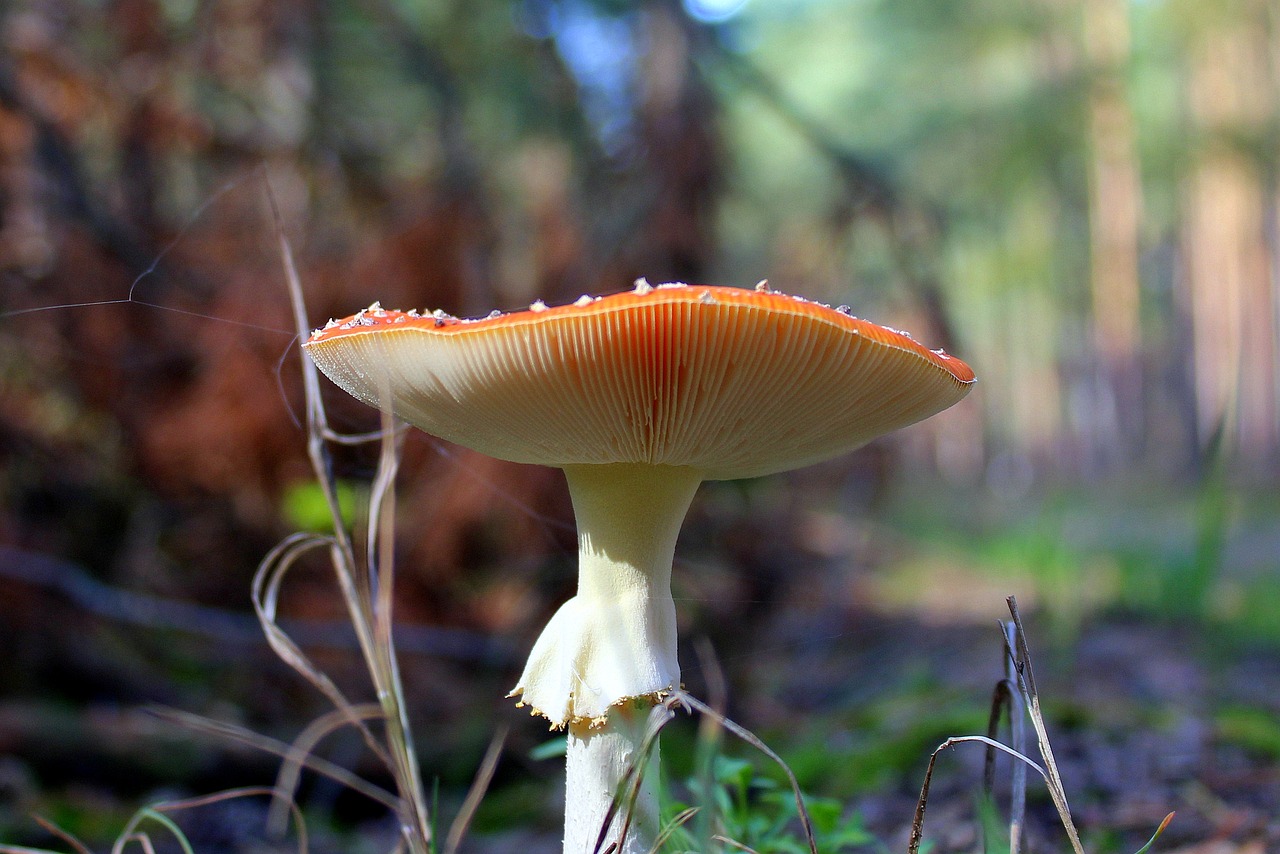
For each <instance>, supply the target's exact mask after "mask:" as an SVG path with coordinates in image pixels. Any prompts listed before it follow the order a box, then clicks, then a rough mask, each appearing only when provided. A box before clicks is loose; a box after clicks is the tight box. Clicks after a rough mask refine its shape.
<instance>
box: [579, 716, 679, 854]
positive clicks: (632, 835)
mask: <svg viewBox="0 0 1280 854" xmlns="http://www.w3.org/2000/svg"><path fill="white" fill-rule="evenodd" d="M652 705H653V704H652V703H651V702H650V701H648V700H633V701H631V702H629V703H623V704H622V705H621V706H618V707H616V708H615V709H613V711H612V712H611V713H610V714H609V720H608V722H607V723H606V724H605V725H604V726H603V727H600V728H595V727H592V726H591V725H590V724H585V723H573V724H570V725H569V738H568V744H567V746H566V752H565V781H566V789H565V792H566V797H565V811H564V850H565V854H582V852H592V851H595V850H596V849H595V845H596V841H597V840H598V839H599V838H600V829H601V828H602V827H604V823H605V819H606V818H607V817H608V815H609V808H610V806H611V805H612V802H613V794H612V793H613V792H614V791H615V790H617V789H618V784H619V782H620V781H621V780H622V778H623V777H624V776H625V775H626V774H627V772H628V771H629V770H630V768H631V766H632V764H633V763H635V762H637V761H638V759H639V756H640V748H641V747H642V745H643V744H644V734H645V729H646V724H647V723H648V720H649V714H648V712H649V709H650V708H652ZM657 791H658V746H657V745H656V744H655V745H654V746H653V750H652V752H651V753H650V754H649V759H648V762H647V767H646V768H645V769H644V776H643V777H642V778H641V783H640V791H639V793H638V796H637V797H636V800H635V804H634V806H633V807H632V809H631V812H630V826H629V827H628V830H627V838H626V839H625V840H624V841H623V843H622V845H621V847H620V848H618V849H617V851H618V854H647V852H648V851H649V850H650V849H651V847H652V845H653V840H654V838H655V837H656V836H657V833H658V824H659V819H658V795H657ZM627 794H628V793H626V792H624V793H623V794H622V796H621V800H620V807H619V809H618V810H617V811H616V812H615V813H614V819H613V822H612V823H611V824H610V826H609V831H608V833H606V834H605V837H604V844H603V845H602V846H600V850H601V851H605V850H607V849H608V848H609V844H610V843H613V842H617V841H618V836H619V835H620V834H621V832H622V825H623V823H624V821H626V819H627V807H626V803H627V800H626V798H627Z"/></svg>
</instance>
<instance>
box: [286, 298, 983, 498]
mask: <svg viewBox="0 0 1280 854" xmlns="http://www.w3.org/2000/svg"><path fill="white" fill-rule="evenodd" d="M305 346H306V349H307V352H308V353H309V354H310V355H311V358H312V359H313V360H314V361H315V363H316V365H318V366H319V368H320V369H321V370H322V371H323V372H324V373H325V374H326V375H327V376H329V378H330V379H332V380H333V381H334V382H335V383H337V384H338V385H339V386H341V387H342V388H343V389H345V390H346V391H348V392H350V393H351V394H352V395H354V396H355V397H357V398H359V399H360V400H363V401H365V402H366V403H368V404H370V405H372V406H375V407H376V406H379V405H380V404H381V402H383V401H387V402H389V403H390V405H391V408H392V410H393V411H394V412H395V414H396V415H397V416H399V417H400V418H402V419H404V420H406V421H408V422H409V423H411V424H414V425H415V426H418V427H420V428H422V429H423V430H425V431H427V432H428V433H431V434H433V435H435V436H439V437H441V438H444V439H447V440H449V441H452V442H456V443H458V444H461V445H465V446H467V447H470V448H473V449H475V450H477V451H480V452H482V453H485V454H489V455H491V456H494V457H499V458H501V459H506V460H512V461H515V462H523V463H538V464H542V465H552V466H565V465H572V464H606V463H618V462H629V463H649V464H654V465H669V466H688V467H692V468H695V469H698V470H699V471H701V472H702V473H703V476H704V477H705V478H706V479H710V480H725V479H732V478H741V477H754V476H757V475H764V474H769V473H772V472H778V471H785V470H788V469H793V468H798V467H800V466H804V465H808V464H810V463H815V462H819V461H821V460H824V459H828V458H830V457H834V456H836V455H839V454H841V453H844V452H846V451H850V450H852V449H854V448H857V447H859V446H861V445H863V444H865V443H867V442H868V441H870V440H871V439H873V438H875V437H876V436H878V435H880V434H882V433H887V432H889V431H892V430H896V429H898V428H899V427H904V426H906V425H908V424H912V423H914V422H916V421H920V420H922V419H924V418H927V417H929V416H930V415H933V414H934V413H936V412H939V411H941V410H943V409H946V408H947V407H949V406H951V405H952V404H954V403H956V402H957V401H959V400H960V399H961V398H963V397H964V396H965V395H966V394H967V393H968V391H969V388H970V387H971V385H972V384H973V382H974V374H973V371H972V370H971V369H970V368H969V366H968V365H966V364H965V363H964V362H962V361H960V360H959V359H956V358H954V357H952V356H948V355H947V354H945V353H942V352H941V351H937V350H930V349H928V348H926V347H925V346H923V345H922V344H920V343H918V342H917V341H915V339H913V338H911V337H910V336H909V335H906V334H905V333H902V332H898V331H895V330H892V329H888V328H885V327H883V326H878V325H876V324H874V323H870V322H868V321H865V320H860V319H858V318H856V317H853V316H851V314H850V313H849V312H848V310H847V309H846V308H844V307H841V308H831V307H829V306H826V305H822V304H819V303H815V302H809V301H807V300H804V299H801V298H798V297H792V296H787V295H785V294H781V293H777V292H774V291H770V290H768V289H766V288H764V287H758V288H757V289H756V290H744V289H740V288H727V287H711V286H702V285H683V284H679V285H659V286H658V287H656V288H654V287H650V286H649V285H647V284H645V283H644V282H640V283H639V284H638V285H637V287H636V289H635V290H633V291H629V292H625V293H619V294H613V295H611V296H606V297H599V298H591V297H583V298H582V299H580V300H578V301H577V302H575V303H573V304H571V305H563V306H558V307H555V308H548V307H546V306H544V305H543V304H542V303H535V304H534V305H533V306H532V307H531V308H530V309H529V310H528V311H519V312H514V313H510V314H501V313H497V312H495V313H494V314H492V315H490V316H488V317H485V318H480V319H476V320H459V319H457V318H454V317H450V316H448V315H444V314H443V313H441V312H436V313H435V314H426V315H423V314H418V313H416V312H407V313H406V312H399V311H387V310H384V309H382V308H381V307H379V306H377V305H374V306H371V307H370V308H368V309H366V310H365V311H362V312H360V313H358V314H356V315H354V316H352V317H350V318H347V319H346V320H343V321H331V322H330V323H329V324H328V325H327V326H326V327H325V328H323V329H320V330H317V331H316V332H315V333H314V334H313V335H312V336H311V339H310V340H309V341H308V342H307V343H306V345H305Z"/></svg>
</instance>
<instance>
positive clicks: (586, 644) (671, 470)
mask: <svg viewBox="0 0 1280 854" xmlns="http://www.w3.org/2000/svg"><path fill="white" fill-rule="evenodd" d="M565 474H566V476H567V477H568V480H569V493H570V495H571V496H572V497H573V511H574V515H575V517H576V518H577V523H578V593H577V595H576V596H574V597H573V598H572V599H570V600H569V601H567V602H565V603H564V604H563V605H562V606H560V610H558V611H556V613H555V616H553V617H552V618H551V621H550V622H549V623H547V627H546V628H545V629H543V631H542V635H541V636H540V637H539V638H538V641H537V643H535V644H534V645H533V651H532V652H531V653H530V655H529V662H528V664H526V665H525V669H524V673H523V674H522V675H521V677H520V682H519V683H518V684H517V685H516V687H515V689H514V690H512V692H511V693H512V695H513V696H514V695H516V694H520V695H522V696H521V698H520V699H521V702H523V703H526V704H528V705H530V706H532V707H533V708H534V709H535V710H536V711H538V712H539V713H541V714H543V715H545V716H546V717H547V718H548V719H549V720H550V721H551V723H552V725H553V726H556V727H562V726H564V725H565V724H567V723H569V722H570V721H589V722H595V723H597V724H600V723H603V721H604V718H605V716H606V715H608V714H609V711H610V709H611V707H613V706H615V705H617V704H618V703H620V702H621V701H623V700H627V699H631V698H633V697H654V696H656V695H658V694H661V693H662V692H664V691H667V690H668V689H670V688H673V687H675V686H677V685H679V683H680V664H679V662H678V661H677V659H676V607H675V602H673V601H672V599H671V560H672V557H673V555H674V554H675V547H676V536H677V535H678V534H679V532H680V523H681V522H683V521H684V515H685V512H686V511H687V510H688V509H689V502H690V501H692V500H693V494H694V492H696V491H697V489H698V484H699V483H700V482H701V481H702V476H701V474H700V473H699V472H697V471H696V470H694V469H689V468H684V467H678V466H650V465H642V464H637V463H615V464H612V465H573V466H566V467H565Z"/></svg>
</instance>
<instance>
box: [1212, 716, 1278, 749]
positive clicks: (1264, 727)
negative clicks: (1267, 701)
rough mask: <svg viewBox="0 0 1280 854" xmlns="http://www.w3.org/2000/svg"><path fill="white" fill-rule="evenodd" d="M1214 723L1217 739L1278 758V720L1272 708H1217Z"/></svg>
mask: <svg viewBox="0 0 1280 854" xmlns="http://www.w3.org/2000/svg"><path fill="white" fill-rule="evenodd" d="M1214 723H1215V725H1216V729H1217V735H1218V738H1220V739H1221V740H1223V741H1225V742H1228V743H1230V744H1236V745H1239V746H1240V747H1243V748H1244V749H1245V750H1248V751H1250V752H1253V753H1257V754H1259V755H1261V756H1266V757H1268V758H1270V759H1272V760H1273V761H1280V720H1277V719H1276V716H1275V713H1274V712H1271V711H1269V710H1266V709H1259V708H1254V707H1249V706H1233V707H1230V708H1226V709H1223V710H1221V711H1220V712H1218V714H1217V717H1216V720H1215V722H1214Z"/></svg>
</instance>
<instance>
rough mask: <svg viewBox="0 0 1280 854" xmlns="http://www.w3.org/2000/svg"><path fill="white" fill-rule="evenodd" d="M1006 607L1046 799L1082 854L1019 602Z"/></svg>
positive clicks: (1020, 689) (1076, 848)
mask: <svg viewBox="0 0 1280 854" xmlns="http://www.w3.org/2000/svg"><path fill="white" fill-rule="evenodd" d="M1005 601H1006V602H1007V603H1008V605H1009V613H1010V614H1012V615H1013V624H1014V627H1015V630H1016V631H1015V637H1016V638H1017V656H1016V657H1015V659H1014V661H1015V663H1016V668H1015V669H1016V670H1017V674H1018V688H1019V691H1020V692H1021V694H1022V699H1023V702H1025V703H1026V704H1027V712H1028V714H1029V715H1030V716H1031V726H1032V727H1033V728H1034V729H1035V731H1036V741H1037V742H1038V743H1039V745H1040V756H1041V758H1042V759H1044V764H1045V768H1046V778H1045V779H1046V782H1047V784H1048V789H1049V797H1050V798H1051V799H1052V800H1053V805H1054V807H1056V808H1057V810H1058V818H1059V819H1060V820H1061V822H1062V826H1063V828H1064V829H1065V830H1066V831H1067V838H1068V839H1070V840H1071V848H1072V850H1073V851H1075V854H1084V845H1083V844H1082V843H1081V842H1080V834H1079V833H1078V832H1077V831H1076V825H1075V822H1074V821H1072V819H1071V807H1070V806H1069V805H1068V804H1067V791H1066V789H1065V788H1064V787H1063V785H1062V777H1061V776H1060V775H1059V774H1058V764H1057V763H1056V762H1054V759H1053V748H1052V747H1050V746H1049V732H1048V729H1047V728H1046V727H1045V723H1044V715H1042V714H1041V713H1040V695H1039V694H1038V693H1037V691H1036V677H1035V671H1034V669H1033V668H1032V666H1031V650H1030V648H1029V647H1028V646H1027V635H1026V632H1024V631H1023V629H1022V616H1021V615H1020V614H1019V613H1018V600H1017V599H1016V598H1015V597H1013V596H1010V597H1008V599H1006V600H1005Z"/></svg>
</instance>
